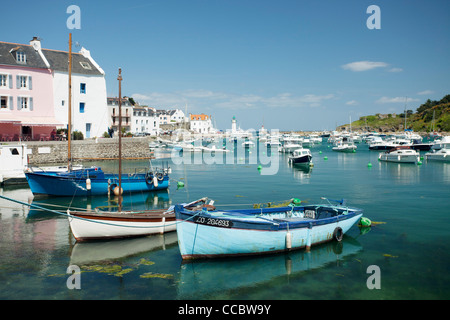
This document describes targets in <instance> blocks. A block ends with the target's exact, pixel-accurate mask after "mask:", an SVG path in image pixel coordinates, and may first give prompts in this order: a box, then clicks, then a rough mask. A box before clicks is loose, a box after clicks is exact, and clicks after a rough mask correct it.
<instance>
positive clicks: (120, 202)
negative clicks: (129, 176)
mask: <svg viewBox="0 0 450 320" xmlns="http://www.w3.org/2000/svg"><path fill="white" fill-rule="evenodd" d="M117 80H119V192H118V194H119V212H121V211H122V69H121V68H119V76H118V77H117Z"/></svg>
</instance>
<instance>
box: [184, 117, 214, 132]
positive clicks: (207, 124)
mask: <svg viewBox="0 0 450 320" xmlns="http://www.w3.org/2000/svg"><path fill="white" fill-rule="evenodd" d="M189 121H190V126H191V130H192V131H194V132H196V133H213V132H214V128H213V126H212V123H211V116H207V115H205V114H203V113H202V114H189Z"/></svg>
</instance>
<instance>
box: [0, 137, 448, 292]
mask: <svg viewBox="0 0 450 320" xmlns="http://www.w3.org/2000/svg"><path fill="white" fill-rule="evenodd" d="M251 152H252V154H247V156H251V155H253V156H255V154H258V151H257V149H256V148H255V149H251ZM311 152H312V155H313V162H314V167H313V168H312V169H307V168H299V167H291V166H289V164H288V161H287V157H286V156H285V155H282V154H280V155H279V156H280V157H279V159H278V160H277V164H278V166H277V167H278V170H277V173H276V174H274V175H262V174H261V172H260V171H258V169H257V167H258V164H257V163H255V162H253V161H252V160H248V159H247V160H245V155H244V156H243V159H241V157H240V156H236V158H233V163H228V162H227V161H224V162H225V163H224V164H206V163H205V161H202V160H201V163H199V164H183V163H182V164H174V163H173V162H172V161H171V160H170V158H169V159H166V160H164V161H169V164H170V165H171V167H172V174H171V179H172V181H171V186H170V189H169V192H160V193H153V194H136V195H134V196H133V197H127V198H126V200H125V202H126V205H127V206H130V207H131V206H132V207H133V208H136V209H137V208H149V209H150V208H159V207H167V206H168V205H170V204H175V203H179V202H186V201H190V200H194V199H197V198H200V197H204V196H208V197H209V198H211V199H214V200H215V205H216V206H217V207H218V208H222V209H227V208H236V207H242V208H248V207H250V206H251V204H253V203H266V202H281V201H283V200H287V199H290V198H293V197H296V198H300V199H301V200H302V201H304V202H308V203H316V202H321V201H322V200H320V197H322V196H324V197H327V198H330V199H341V198H345V199H347V201H348V204H349V205H352V206H356V207H360V208H362V209H364V212H365V216H366V217H368V218H370V219H371V220H372V221H375V222H380V224H377V225H376V226H373V227H372V228H370V230H365V231H364V232H362V231H361V230H360V229H359V228H358V227H357V226H354V227H353V228H352V229H351V230H350V231H349V232H348V233H347V234H346V235H345V237H344V240H343V242H342V243H340V244H338V243H334V242H332V243H327V244H324V245H320V246H317V247H313V248H312V250H311V252H310V253H307V252H304V251H296V252H290V253H286V254H278V255H270V256H264V257H252V258H239V259H223V260H208V261H199V262H194V263H182V261H181V257H180V254H179V250H178V245H177V237H176V233H170V234H166V235H157V236H153V237H146V238H140V239H129V240H116V241H101V242H89V243H76V242H75V241H74V239H73V237H72V236H71V232H70V230H69V225H68V221H67V219H66V218H65V217H64V216H61V215H57V214H54V213H49V212H42V211H39V210H36V209H31V210H29V209H28V207H25V206H22V205H19V204H14V203H11V202H7V201H5V200H3V199H0V213H1V215H0V299H152V300H159V299H168V300H174V299H238V300H240V299H251V300H253V299H283V300H291V299H294V300H317V299H449V298H450V275H449V272H448V270H449V269H450V259H449V252H450V232H449V231H448V228H449V226H450V164H446V163H437V162H427V161H424V162H423V164H422V165H412V164H394V163H383V162H378V161H377V156H378V152H376V151H369V150H368V147H367V145H365V144H360V145H358V151H357V152H356V153H354V154H344V153H337V152H333V151H331V148H330V147H329V146H328V144H327V143H326V142H324V143H322V145H320V146H316V147H313V148H311ZM320 152H321V153H320ZM260 155H262V151H261V153H260ZM325 156H326V157H327V160H325V159H324V157H325ZM160 162H161V161H158V160H157V161H153V165H155V166H156V165H158V163H160ZM369 162H371V163H372V167H368V166H367V164H368V163H369ZM98 164H100V165H101V166H102V167H103V168H104V169H105V170H107V169H111V170H114V166H115V164H113V163H111V162H103V163H98ZM144 165H146V162H136V161H134V162H127V163H126V167H128V168H133V167H135V166H144ZM263 167H268V165H267V163H265V165H263ZM177 181H183V182H184V183H185V187H184V188H181V189H177V187H176V182H177ZM1 192H2V193H1V194H2V195H4V196H8V197H11V198H15V199H19V200H22V201H25V202H26V201H30V202H31V201H32V203H33V204H40V205H44V206H47V207H49V208H52V209H61V208H65V207H67V206H70V207H72V208H87V207H89V206H90V207H91V208H94V207H96V206H99V205H114V203H111V202H108V199H107V198H102V197H100V198H91V199H77V198H56V199H52V198H40V199H36V198H35V199H31V192H30V190H29V189H28V188H27V187H26V186H23V187H19V188H5V189H3V190H1ZM59 206H61V207H59ZM62 211H64V210H62ZM69 265H77V266H79V267H80V269H81V271H82V273H81V276H80V280H81V281H80V286H81V289H72V290H71V289H68V287H67V284H66V282H67V279H68V277H69V276H70V275H69V274H68V273H67V268H68V266H69ZM372 265H375V266H378V267H379V271H380V272H379V275H380V277H379V280H380V281H379V283H380V286H381V288H380V289H369V288H368V286H367V280H368V278H369V277H370V276H371V272H369V273H368V267H369V266H372Z"/></svg>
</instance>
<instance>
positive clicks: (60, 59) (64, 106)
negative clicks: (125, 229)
mask: <svg viewBox="0 0 450 320" xmlns="http://www.w3.org/2000/svg"><path fill="white" fill-rule="evenodd" d="M42 51H43V53H44V56H45V57H46V58H47V60H48V62H49V63H50V65H51V66H52V69H53V79H54V82H53V84H54V85H53V99H54V108H55V118H56V119H57V120H59V121H61V122H63V123H67V122H68V85H69V83H68V82H69V76H68V75H69V73H68V64H67V61H68V60H69V53H68V52H65V51H54V50H46V49H43V50H42ZM107 129H108V108H107V105H106V81H105V72H104V71H103V70H102V68H100V66H99V65H98V64H97V63H96V62H95V60H94V59H93V58H92V57H91V55H90V52H89V51H88V50H86V49H85V48H82V49H81V51H80V53H72V131H76V130H77V131H81V132H82V133H83V135H84V137H85V138H93V137H101V136H102V135H103V133H104V132H105V131H107Z"/></svg>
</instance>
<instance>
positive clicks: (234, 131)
mask: <svg viewBox="0 0 450 320" xmlns="http://www.w3.org/2000/svg"><path fill="white" fill-rule="evenodd" d="M236 131H237V128H236V117H235V116H233V119H232V120H231V133H236Z"/></svg>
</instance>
